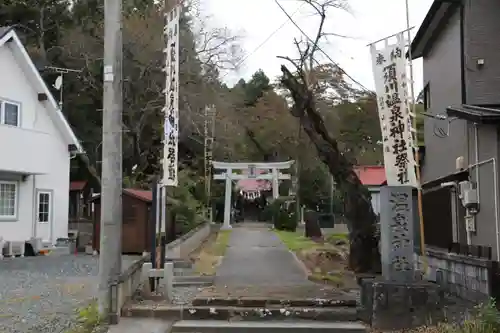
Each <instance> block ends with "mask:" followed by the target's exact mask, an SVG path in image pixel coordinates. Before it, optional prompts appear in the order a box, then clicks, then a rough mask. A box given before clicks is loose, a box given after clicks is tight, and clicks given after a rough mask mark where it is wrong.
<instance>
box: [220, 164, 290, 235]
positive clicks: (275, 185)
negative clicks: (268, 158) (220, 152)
mask: <svg viewBox="0 0 500 333" xmlns="http://www.w3.org/2000/svg"><path fill="white" fill-rule="evenodd" d="M293 163H294V161H293V160H292V161H286V162H269V163H265V162H260V163H259V162H258V163H252V162H249V163H246V162H245V163H243V162H237V163H231V162H216V161H212V165H213V167H214V169H215V170H217V169H219V170H220V169H223V170H224V172H223V173H219V174H214V179H215V180H225V181H226V190H225V200H224V224H223V226H222V229H231V194H232V183H233V180H240V179H265V180H272V189H273V198H274V199H277V198H278V197H279V181H280V180H283V179H291V176H290V174H285V173H281V172H280V170H281V169H289V168H290V167H291V166H292V164H293ZM260 169H267V170H271V173H267V174H259V173H258V172H257V170H260ZM233 170H248V173H247V174H237V173H233Z"/></svg>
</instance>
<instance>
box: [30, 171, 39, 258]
mask: <svg viewBox="0 0 500 333" xmlns="http://www.w3.org/2000/svg"><path fill="white" fill-rule="evenodd" d="M32 197H33V204H32V207H33V213H32V214H31V215H32V218H33V238H34V239H36V232H37V223H36V213H37V205H36V175H33V181H32ZM36 250H38V249H35V251H36Z"/></svg>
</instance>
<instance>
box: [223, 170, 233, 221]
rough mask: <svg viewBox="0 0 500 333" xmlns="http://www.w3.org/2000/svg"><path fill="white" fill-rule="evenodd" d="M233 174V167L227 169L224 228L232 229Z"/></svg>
mask: <svg viewBox="0 0 500 333" xmlns="http://www.w3.org/2000/svg"><path fill="white" fill-rule="evenodd" d="M232 174H233V170H232V169H227V170H226V193H225V200H224V224H223V225H222V229H231V195H232V192H233V186H232V185H233V181H232V179H231V175H232Z"/></svg>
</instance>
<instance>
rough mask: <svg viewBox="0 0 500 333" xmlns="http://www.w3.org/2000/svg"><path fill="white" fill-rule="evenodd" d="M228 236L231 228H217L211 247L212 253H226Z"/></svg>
mask: <svg viewBox="0 0 500 333" xmlns="http://www.w3.org/2000/svg"><path fill="white" fill-rule="evenodd" d="M230 236H231V230H219V232H218V233H217V238H216V240H215V243H213V246H212V249H211V250H212V253H213V254H214V255H216V256H220V257H222V256H224V254H226V250H227V246H228V245H229V238H230Z"/></svg>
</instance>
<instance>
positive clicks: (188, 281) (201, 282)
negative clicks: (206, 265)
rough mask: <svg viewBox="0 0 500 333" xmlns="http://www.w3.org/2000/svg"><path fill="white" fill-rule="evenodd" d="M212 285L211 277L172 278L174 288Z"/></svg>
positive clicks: (212, 279) (212, 278)
mask: <svg viewBox="0 0 500 333" xmlns="http://www.w3.org/2000/svg"><path fill="white" fill-rule="evenodd" d="M213 283H214V277H213V276H201V275H183V276H174V286H184V287H187V286H211V285H213Z"/></svg>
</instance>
